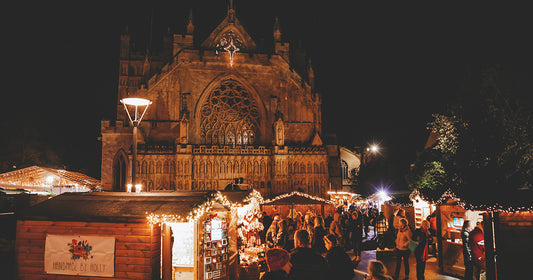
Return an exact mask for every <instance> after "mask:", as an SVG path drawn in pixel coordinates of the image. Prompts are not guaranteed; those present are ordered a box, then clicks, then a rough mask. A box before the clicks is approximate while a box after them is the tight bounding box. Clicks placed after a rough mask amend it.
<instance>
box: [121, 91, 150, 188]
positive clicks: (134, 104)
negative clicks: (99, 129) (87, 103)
mask: <svg viewBox="0 0 533 280" xmlns="http://www.w3.org/2000/svg"><path fill="white" fill-rule="evenodd" d="M120 103H122V104H123V105H124V109H126V113H127V114H128V118H129V119H130V123H131V125H132V126H133V151H132V153H131V184H132V185H133V186H135V187H136V188H137V184H136V181H135V177H136V171H137V170H136V169H137V168H136V167H137V127H139V125H140V124H141V121H142V119H143V117H144V114H145V113H146V110H147V109H148V106H149V105H150V104H152V101H150V100H148V99H144V98H134V97H130V98H123V99H121V100H120ZM139 189H140V188H139Z"/></svg>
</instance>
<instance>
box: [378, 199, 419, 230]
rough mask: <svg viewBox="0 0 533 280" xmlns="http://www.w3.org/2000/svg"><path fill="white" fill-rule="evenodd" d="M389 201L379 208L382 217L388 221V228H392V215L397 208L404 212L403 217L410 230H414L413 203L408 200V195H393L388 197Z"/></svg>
mask: <svg viewBox="0 0 533 280" xmlns="http://www.w3.org/2000/svg"><path fill="white" fill-rule="evenodd" d="M389 196H390V197H391V199H390V200H388V201H385V202H384V203H383V205H382V206H381V211H383V215H385V217H386V218H387V220H388V221H389V227H391V228H392V227H393V221H394V214H395V213H396V211H397V210H398V209H399V208H402V209H403V210H404V211H405V217H406V218H407V221H408V223H409V226H410V227H411V228H414V227H413V225H414V224H415V213H414V207H413V202H412V201H411V200H410V199H409V193H393V194H390V195H389Z"/></svg>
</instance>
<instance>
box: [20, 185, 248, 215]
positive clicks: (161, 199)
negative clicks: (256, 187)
mask: <svg viewBox="0 0 533 280" xmlns="http://www.w3.org/2000/svg"><path fill="white" fill-rule="evenodd" d="M221 193H222V194H223V195H224V196H226V198H227V199H228V200H229V201H230V202H234V203H235V202H239V200H241V199H244V198H246V196H247V195H248V194H249V193H250V192H249V191H241V192H231V193H230V192H221ZM210 194H212V192H207V191H202V192H200V191H199V192H191V191H172V192H146V193H125V192H90V193H64V194H61V195H58V196H55V197H53V198H50V199H49V200H47V201H44V202H42V203H39V204H37V205H35V206H33V207H31V208H28V209H26V210H25V211H22V212H21V213H20V219H22V220H52V221H56V220H58V221H100V222H138V221H141V220H142V221H146V217H147V215H148V214H156V215H180V216H187V215H188V214H189V213H190V212H191V210H192V209H194V208H195V207H196V206H198V205H200V204H202V203H204V202H206V201H208V199H209V197H210ZM241 201H242V200H241Z"/></svg>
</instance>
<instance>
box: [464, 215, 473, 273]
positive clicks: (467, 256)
mask: <svg viewBox="0 0 533 280" xmlns="http://www.w3.org/2000/svg"><path fill="white" fill-rule="evenodd" d="M470 230H471V225H470V220H465V221H464V222H463V228H462V229H461V240H462V241H463V262H464V264H465V275H464V280H472V277H473V276H474V275H473V272H472V269H473V268H472V249H470V244H468V236H469V235H470Z"/></svg>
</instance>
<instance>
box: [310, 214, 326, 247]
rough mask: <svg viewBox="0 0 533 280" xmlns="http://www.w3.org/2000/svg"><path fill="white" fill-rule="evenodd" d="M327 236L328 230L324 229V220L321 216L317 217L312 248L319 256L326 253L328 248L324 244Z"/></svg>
mask: <svg viewBox="0 0 533 280" xmlns="http://www.w3.org/2000/svg"><path fill="white" fill-rule="evenodd" d="M325 235H326V229H325V228H324V219H323V218H322V217H321V216H316V217H315V227H314V228H313V242H312V243H311V248H313V249H314V250H315V251H317V252H318V253H319V254H323V253H325V252H326V246H325V244H324V236H325Z"/></svg>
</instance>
